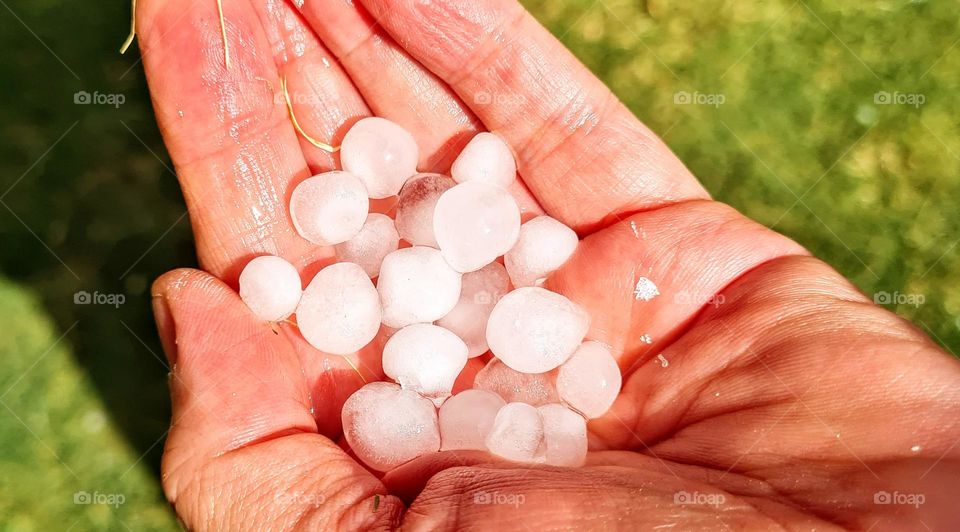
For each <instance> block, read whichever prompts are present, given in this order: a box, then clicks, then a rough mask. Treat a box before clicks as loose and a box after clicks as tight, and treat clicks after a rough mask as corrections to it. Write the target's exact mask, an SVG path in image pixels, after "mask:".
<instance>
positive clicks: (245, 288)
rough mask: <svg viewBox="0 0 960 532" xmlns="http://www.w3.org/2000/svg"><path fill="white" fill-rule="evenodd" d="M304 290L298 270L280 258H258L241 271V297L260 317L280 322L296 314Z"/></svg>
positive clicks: (270, 256)
mask: <svg viewBox="0 0 960 532" xmlns="http://www.w3.org/2000/svg"><path fill="white" fill-rule="evenodd" d="M302 292H303V288H302V285H301V283H300V274H299V273H298V272H297V269H296V268H294V266H293V264H290V263H289V262H287V261H285V260H283V259H281V258H280V257H275V256H273V255H264V256H262V257H257V258H255V259H253V260H251V261H250V262H248V263H247V265H246V266H244V268H243V271H242V272H240V299H242V300H243V302H244V303H246V304H247V307H248V308H249V309H250V311H251V312H253V313H254V314H256V315H257V317H258V318H260V319H264V320H267V321H280V320H282V319H284V318H286V317H287V316H289V315H291V314H293V311H295V310H296V309H297V303H299V302H300V294H301V293H302Z"/></svg>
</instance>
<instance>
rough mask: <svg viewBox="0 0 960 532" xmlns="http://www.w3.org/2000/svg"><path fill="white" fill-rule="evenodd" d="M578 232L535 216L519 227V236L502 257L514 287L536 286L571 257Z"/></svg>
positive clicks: (548, 219) (551, 220)
mask: <svg viewBox="0 0 960 532" xmlns="http://www.w3.org/2000/svg"><path fill="white" fill-rule="evenodd" d="M579 242H580V239H579V238H578V237H577V233H575V232H574V231H573V229H570V228H569V227H567V226H565V225H563V224H562V223H560V222H558V221H557V220H554V219H553V218H551V217H549V216H537V217H536V218H534V219H532V220H530V221H528V222H526V223H525V224H523V225H521V226H520V237H519V238H518V239H517V243H516V245H515V246H513V248H512V249H511V250H510V251H509V252H507V254H506V255H504V257H503V261H504V264H505V265H506V267H507V272H508V273H509V274H510V281H512V282H513V286H514V287H516V288H520V287H522V286H536V285H538V281H540V280H542V279H544V278H546V277H547V276H548V275H550V274H551V273H553V272H554V271H556V270H558V269H559V268H560V267H561V266H563V264H564V263H565V262H567V260H568V259H569V258H570V256H571V255H573V252H574V251H576V249H577V244H578V243H579Z"/></svg>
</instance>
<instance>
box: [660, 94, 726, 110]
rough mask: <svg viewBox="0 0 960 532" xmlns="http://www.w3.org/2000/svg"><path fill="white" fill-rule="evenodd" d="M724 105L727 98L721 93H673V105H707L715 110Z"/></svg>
mask: <svg viewBox="0 0 960 532" xmlns="http://www.w3.org/2000/svg"><path fill="white" fill-rule="evenodd" d="M725 103H727V97H726V95H724V94H722V93H714V94H709V93H703V92H700V91H694V92H687V91H678V92H675V93H673V104H674V105H709V106H712V107H714V108H717V107H720V106H721V105H723V104H725Z"/></svg>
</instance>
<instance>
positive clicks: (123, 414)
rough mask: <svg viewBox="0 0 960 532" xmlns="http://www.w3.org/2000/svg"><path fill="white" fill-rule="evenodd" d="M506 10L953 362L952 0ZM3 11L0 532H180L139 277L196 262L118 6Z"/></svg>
mask: <svg viewBox="0 0 960 532" xmlns="http://www.w3.org/2000/svg"><path fill="white" fill-rule="evenodd" d="M211 1H212V0H211ZM226 1H229V0H226ZM525 4H526V5H527V6H528V7H529V8H530V9H531V10H532V11H533V12H534V14H535V15H536V16H537V17H538V18H539V19H540V20H541V21H542V22H543V23H544V24H545V25H546V26H548V27H549V28H550V30H551V31H552V32H553V33H554V34H555V35H557V36H558V37H559V38H560V39H561V40H562V41H563V42H564V43H566V44H567V45H568V46H569V47H570V48H571V49H572V50H573V51H574V53H575V54H576V55H577V56H578V57H580V58H581V59H582V60H583V61H584V62H585V63H586V64H587V65H588V66H589V67H590V68H591V69H592V70H593V71H594V72H596V73H597V74H598V75H599V76H600V77H601V78H603V79H604V80H605V81H606V82H607V83H608V84H609V85H610V86H611V88H612V89H613V90H614V91H615V92H616V93H617V94H618V95H619V96H620V98H622V99H623V100H624V101H625V102H626V103H627V105H628V106H629V107H630V108H631V109H632V110H633V111H634V112H635V113H636V114H637V115H638V116H639V117H640V118H641V119H642V120H644V121H645V122H646V123H647V124H648V125H649V126H650V127H651V128H652V129H653V130H654V131H656V132H658V133H659V134H660V135H661V136H663V137H664V139H665V140H666V142H667V143H668V144H669V145H670V146H671V147H672V148H673V149H674V150H675V151H676V152H677V154H678V155H679V156H680V158H681V159H683V160H684V161H685V162H686V163H687V165H688V166H690V168H691V169H692V170H693V171H694V173H695V174H697V175H698V176H699V177H700V178H701V179H702V180H703V182H704V184H705V185H706V187H707V188H708V189H709V190H710V192H711V193H712V194H713V195H714V196H715V197H716V198H717V199H719V200H721V201H725V202H728V203H730V204H732V205H734V206H735V207H737V208H738V209H740V210H741V211H743V212H744V213H746V214H747V215H749V216H751V217H753V218H755V219H757V220H759V221H760V222H762V223H764V224H766V225H768V226H771V227H773V228H775V229H777V230H779V231H782V232H784V233H786V234H787V235H789V236H791V237H793V238H794V239H796V240H798V241H799V242H800V243H802V244H803V245H805V246H806V247H807V248H809V249H810V250H811V251H812V252H813V253H815V254H816V255H817V256H819V257H821V258H823V259H824V260H826V261H828V262H829V263H831V264H832V265H834V266H835V267H836V268H837V269H839V270H840V271H841V272H843V273H844V274H845V275H847V276H848V277H849V278H851V279H852V280H853V281H854V282H855V283H856V284H857V285H858V286H859V287H860V288H861V289H863V290H864V291H865V292H866V293H868V294H877V296H876V297H878V298H880V299H883V298H886V300H888V301H892V302H893V303H892V304H888V305H887V306H888V307H889V308H890V309H891V310H894V311H896V312H898V313H899V314H901V315H902V316H904V317H906V318H908V319H910V320H912V321H913V322H914V323H916V324H917V325H918V326H919V327H921V328H923V329H924V330H926V331H927V332H928V333H929V334H930V335H931V336H932V337H933V338H935V339H936V340H937V341H938V342H940V343H941V344H942V345H944V346H945V347H947V348H948V349H951V350H953V351H954V352H956V351H957V350H958V348H960V288H958V286H957V277H956V274H957V272H958V271H960V248H958V245H957V243H958V239H960V235H958V230H960V209H958V208H957V206H956V205H955V203H956V201H957V198H960V178H958V175H960V171H958V170H960V134H958V133H960V132H958V123H957V117H958V116H960V114H958V101H957V99H956V98H955V97H954V94H955V92H956V91H957V85H958V83H960V80H958V77H957V76H956V72H958V71H960V46H957V44H958V40H960V26H958V18H957V15H956V13H957V11H958V7H960V6H958V2H956V1H943V2H933V1H925V0H912V1H893V0H878V1H867V2H860V3H859V5H857V6H851V5H850V4H851V3H849V2H840V1H839V0H819V1H814V0H809V1H807V0H804V1H799V0H775V1H759V0H754V1H737V2H734V1H720V0H702V1H699V2H677V1H673V2H671V1H666V0H647V1H646V2H644V1H642V0H630V1H627V0H604V1H603V2H601V1H594V0H563V1H560V0H528V1H526V2H525ZM0 6H2V8H0V44H2V48H3V50H4V52H3V54H2V56H0V80H2V82H0V85H2V86H3V93H4V98H3V100H2V103H0V242H2V247H0V322H2V324H3V326H2V330H3V334H0V360H2V362H3V365H2V366H0V470H2V471H3V474H2V476H0V528H2V529H3V530H48V529H74V530H88V529H111V530H125V529H126V530H154V529H165V530H166V529H172V528H176V527H177V524H176V521H175V519H174V517H173V515H172V513H171V512H170V511H169V510H168V508H167V505H166V502H165V501H164V499H163V495H162V492H161V490H160V488H159V482H158V478H157V475H158V468H159V459H160V454H161V450H162V446H163V441H162V439H163V436H164V434H165V431H166V428H167V424H168V416H169V404H168V397H167V392H166V373H167V369H166V368H165V366H164V363H163V358H162V353H161V350H160V346H159V342H158V340H157V338H156V334H155V331H154V327H153V322H152V318H151V314H150V297H149V284H150V281H151V280H152V279H153V278H154V277H156V276H157V275H159V274H160V273H162V272H163V271H165V270H168V269H170V268H173V267H176V266H187V265H193V264H194V263H195V258H194V255H193V249H192V242H191V234H190V229H189V221H188V220H187V219H186V218H185V216H184V214H185V211H184V205H183V201H182V199H181V197H180V195H179V191H178V188H177V184H176V181H175V179H174V176H173V175H172V172H171V171H170V170H169V168H168V167H169V164H170V163H169V160H168V158H167V157H166V154H165V151H164V148H163V145H162V142H161V140H160V137H159V134H158V132H157V129H156V126H155V123H154V120H153V117H152V114H151V108H150V103H149V96H148V92H147V89H146V86H145V83H144V77H143V74H142V70H141V67H140V66H139V64H138V62H137V59H138V55H137V52H136V51H134V52H132V53H130V54H128V55H127V56H120V55H118V54H117V53H116V48H117V46H118V45H119V43H120V42H121V41H122V40H123V37H124V36H125V34H126V31H127V24H128V23H129V3H127V2H124V1H115V2H105V3H102V4H96V5H95V6H93V5H91V4H89V3H81V2H76V1H72V2H71V1H64V0H32V1H30V2H27V1H26V0H18V1H16V2H13V1H11V0H0ZM80 90H84V91H88V92H91V93H92V92H94V91H99V92H100V93H116V94H122V95H124V97H125V102H124V103H123V105H120V106H118V107H116V108H115V107H110V106H104V105H75V104H74V93H76V92H77V91H80ZM878 93H879V94H878ZM921 98H922V100H923V103H922V104H921V105H908V104H906V103H905V102H914V103H915V104H916V103H918V102H919V100H920V99H921ZM687 102H690V103H687ZM698 102H699V103H698ZM890 102H892V103H890ZM898 102H904V103H898ZM78 291H86V292H89V293H93V292H99V293H101V294H122V295H123V296H124V297H125V302H124V303H123V304H122V305H120V306H118V307H113V306H107V305H77V304H75V303H74V296H75V294H76V293H77V292H78ZM885 294H886V295H885ZM898 301H899V302H900V304H897V302H898ZM85 493H86V494H89V495H90V497H95V496H96V494H99V495H100V496H101V500H103V499H102V496H109V495H115V494H119V495H122V496H123V498H124V500H123V504H118V505H114V506H110V505H104V504H78V502H83V499H84V496H85V495H84V494H85ZM75 499H76V500H75Z"/></svg>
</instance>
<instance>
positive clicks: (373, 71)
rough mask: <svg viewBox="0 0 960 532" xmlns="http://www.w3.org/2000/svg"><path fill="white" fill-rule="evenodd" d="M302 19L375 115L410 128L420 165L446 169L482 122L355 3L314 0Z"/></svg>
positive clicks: (307, 4) (305, 7)
mask: <svg viewBox="0 0 960 532" xmlns="http://www.w3.org/2000/svg"><path fill="white" fill-rule="evenodd" d="M300 10H301V12H302V13H303V16H304V18H306V20H307V21H308V22H309V24H310V26H311V27H312V28H313V30H314V31H316V33H317V35H319V36H320V38H321V39H322V40H323V42H324V43H325V44H326V45H327V46H328V47H329V48H330V50H331V51H332V52H333V53H334V54H336V56H337V59H338V60H339V61H340V63H341V64H342V65H343V67H344V68H345V69H346V71H347V72H349V74H350V77H351V78H352V79H353V82H354V83H355V84H356V86H357V87H358V88H359V90H360V91H361V92H362V93H363V95H364V98H365V99H366V101H367V102H369V104H370V106H371V108H372V109H373V111H374V113H376V115H377V116H382V117H384V118H388V119H390V120H392V121H394V122H396V123H398V124H400V125H402V126H403V127H404V128H406V129H407V130H408V131H410V132H411V133H412V134H413V135H414V137H415V138H416V139H417V145H418V146H419V148H420V150H421V154H420V165H419V166H420V169H421V170H424V171H429V172H441V173H446V172H448V171H449V169H450V165H451V164H452V163H453V159H454V158H456V156H457V154H458V153H459V152H460V148H462V147H463V145H464V144H465V143H466V142H467V141H468V140H470V138H471V137H472V136H473V135H474V134H476V133H477V131H479V130H480V129H479V121H478V120H477V118H476V117H475V116H474V115H473V113H471V112H470V111H469V110H468V109H467V108H466V106H464V105H463V104H462V102H460V100H459V99H458V98H457V97H456V95H454V94H453V92H452V91H451V90H450V88H449V87H447V86H446V85H445V84H444V83H442V82H441V81H440V80H438V79H437V77H436V76H434V75H433V74H432V73H431V72H430V71H428V70H427V69H425V68H423V67H422V66H421V65H420V64H419V63H417V62H416V61H414V60H413V59H411V58H410V56H409V55H407V53H406V52H405V51H403V49H402V48H400V47H399V46H397V44H396V43H395V42H394V40H393V39H392V38H391V37H390V36H389V35H387V34H386V32H384V31H383V30H382V29H381V28H379V27H378V26H377V25H376V24H375V23H374V22H373V20H372V19H371V18H370V16H369V14H367V13H366V11H365V10H364V9H363V8H362V7H360V6H358V5H356V4H354V3H353V2H343V1H342V0H313V1H309V2H304V3H303V4H302V6H301V7H300Z"/></svg>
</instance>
